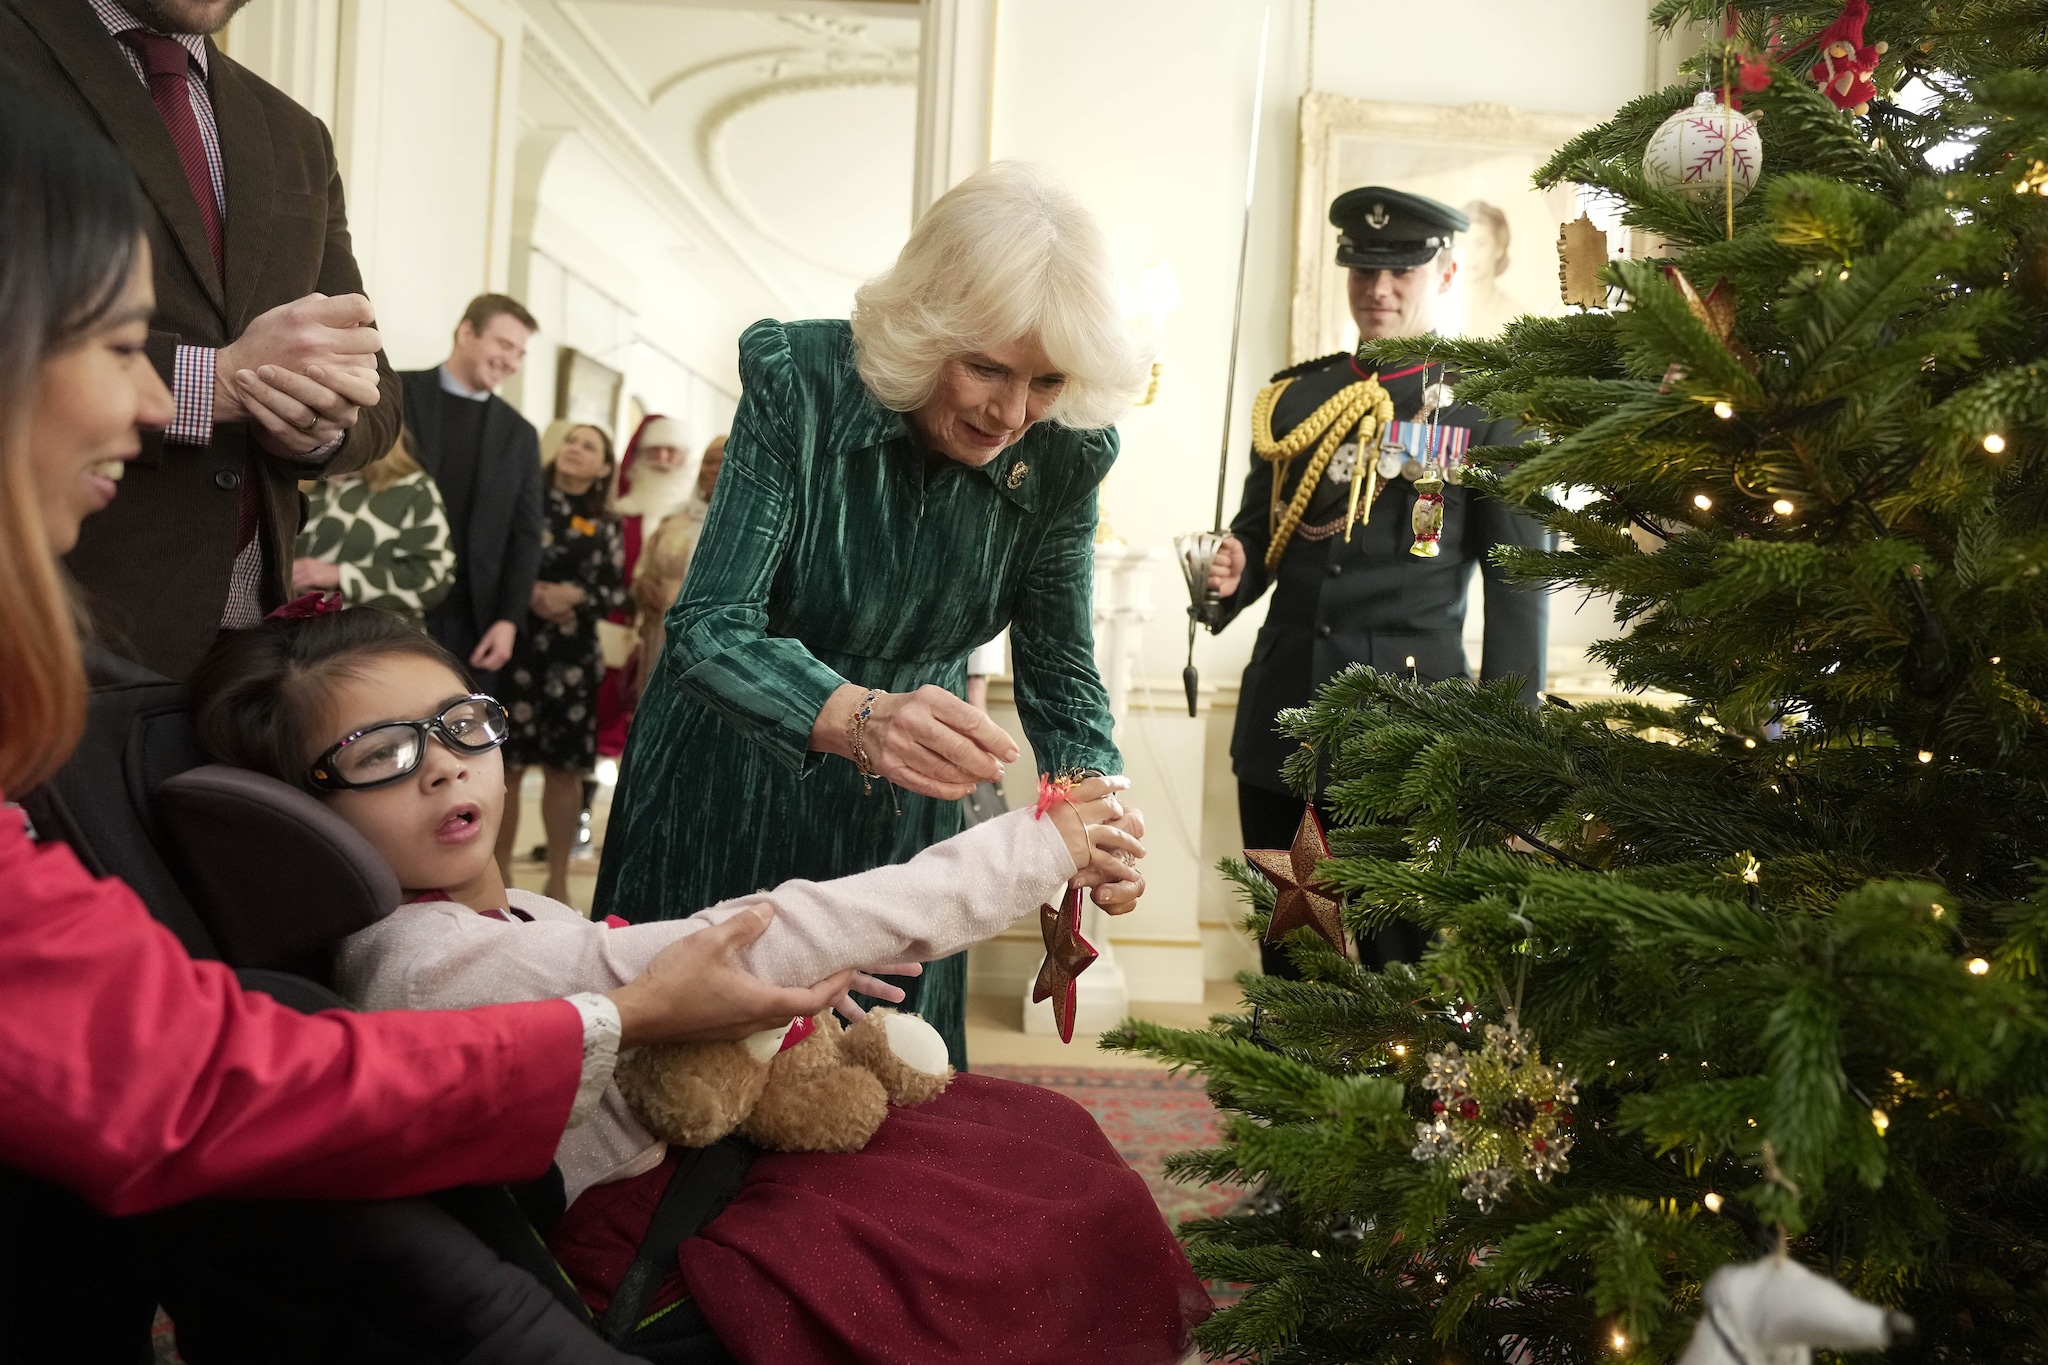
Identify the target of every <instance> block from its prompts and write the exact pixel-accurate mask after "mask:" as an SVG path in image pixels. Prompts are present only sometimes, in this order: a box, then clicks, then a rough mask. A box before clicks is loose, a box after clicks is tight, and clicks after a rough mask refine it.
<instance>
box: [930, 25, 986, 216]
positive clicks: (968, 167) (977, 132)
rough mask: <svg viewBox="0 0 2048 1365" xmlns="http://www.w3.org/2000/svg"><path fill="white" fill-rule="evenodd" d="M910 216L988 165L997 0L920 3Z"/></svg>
mask: <svg viewBox="0 0 2048 1365" xmlns="http://www.w3.org/2000/svg"><path fill="white" fill-rule="evenodd" d="M922 9H923V12H924V41H923V44H922V47H921V49H920V51H919V54H918V72H917V161H916V165H915V169H914V170H913V172H912V178H911V190H910V194H911V204H910V216H911V218H912V220H913V221H914V220H916V219H917V218H919V217H921V216H923V214H924V211H925V209H926V208H927V207H928V206H929V205H930V204H931V202H932V200H934V199H936V198H938V197H939V196H940V195H942V194H944V193H945V192H946V191H947V190H949V189H951V188H953V186H955V185H957V184H959V183H960V182H961V181H962V180H965V179H966V178H967V177H968V176H970V175H973V174H974V173H975V172H976V171H978V170H980V169H981V168H982V167H983V166H986V165H987V164H988V159H989V156H988V149H989V128H990V117H991V114H992V112H993V108H994V95H995V64H996V62H995V59H996V0H923V5H922Z"/></svg>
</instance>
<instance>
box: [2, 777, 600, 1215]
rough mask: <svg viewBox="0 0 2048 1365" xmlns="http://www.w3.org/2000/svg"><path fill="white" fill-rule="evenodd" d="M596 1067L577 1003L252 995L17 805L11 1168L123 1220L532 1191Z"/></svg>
mask: <svg viewBox="0 0 2048 1365" xmlns="http://www.w3.org/2000/svg"><path fill="white" fill-rule="evenodd" d="M582 1065H583V1025H582V1021H581V1019H580V1017H579V1016H578V1014H577V1012H576V1009H575V1007H574V1006H572V1005H570V1004H569V1003H568V1002H566V1001H562V1000H548V1001H541V1002H537V1003H533V1004H521V1005H499V1006H494V1007H492V1008H489V1009H478V1010H464V1011H424V1010H421V1011H413V1010H398V1011H390V1012H385V1013H376V1014H349V1013H346V1012H343V1011H334V1012H331V1013H327V1014H318V1015H302V1014H298V1013H296V1012H295V1011H293V1010H290V1009H287V1008H286V1007H284V1006H282V1005H279V1004H277V1003H276V1002H275V1001H273V1000H271V999H270V997H268V996H266V995H260V994H244V993H243V992H242V990H241V989H240V987H239V986H238V985H237V984H236V982H235V977H234V973H233V972H232V971H230V970H229V969H228V968H227V967H225V966H223V965H221V964H220V963H218V962H195V961H193V960H192V959H191V958H190V957H188V956H187V955H186V953H185V950H184V948H183V947H182V946H180V945H179V943H178V941H177V940H176V939H175V938H173V937H172V936H171V934H170V932H169V931H168V930H166V929H165V928H164V927H163V926H162V925H160V924H158V923H157V922H156V921H155V920H153V919H151V918H150V916H149V912H148V911H147V910H146V909H145V908H144V907H143V904H142V902H141V901H140V900H138V899H137V898H136V896H135V894H134V893H133V892H132V891H130V890H129V889H128V888H127V887H126V886H124V885H122V884H121V883H120V882H118V881H112V880H108V881H99V880H96V879H95V878H93V877H92V876H91V875H90V874H89V873H88V872H86V870H85V869H84V868H83V867H82V866H80V865H79V862H78V860H77V859H76V858H75V857H74V856H73V855H72V853H71V850H70V849H69V848H66V847H64V846H63V845H61V844H48V845H37V844H35V843H33V842H31V841H30V840H29V838H28V835H27V832H26V830H25V829H24V828H23V821H22V819H21V816H20V814H19V812H16V811H0V1164H4V1165H9V1166H14V1167H17V1168H19V1169H21V1170H24V1171H28V1172H30V1173H32V1174H35V1175H38V1176H42V1177H44V1178H45V1179H48V1180H53V1181H56V1182H57V1183H59V1184H62V1185H66V1186H68V1187H70V1188H71V1189H73V1190H76V1191H77V1192H78V1193H80V1194H82V1195H84V1196H85V1197H86V1198H87V1199H89V1200H91V1201H92V1202H93V1203H94V1204H96V1205H98V1206H99V1207H100V1208H102V1209H105V1210H106V1211H107V1212H109V1213H115V1214H129V1213H139V1212H143V1211H145V1210H148V1209H154V1208H159V1207H162V1206H163V1205H166V1204H174V1203H178V1202H180V1201H183V1200H187V1199H197V1198H201V1197H203V1196H209V1195H238V1196H257V1195H271V1196H286V1195H291V1196H301V1197H314V1198H323V1197H327V1198H351V1199H359V1198H391V1197H396V1196H400V1195H410V1194H420V1193H423V1192H425V1191H428V1190H437V1189H445V1188H448V1187H450V1186H454V1185H468V1184H488V1183H495V1182H499V1181H513V1180H526V1179H531V1178H533V1177H534V1176H537V1175H539V1174H540V1173H541V1172H542V1171H545V1170H546V1169H547V1165H548V1162H549V1161H550V1160H551V1159H552V1158H553V1156H554V1151H555V1145H556V1143H558V1142H559V1141H560V1140H561V1136H562V1127H563V1124H564V1123H565V1122H566V1121H567V1119H568V1115H569V1106H570V1104H571V1102H572V1101H573V1100H574V1098H575V1094H576V1087H577V1084H578V1082H579V1079H580V1076H581V1072H582Z"/></svg>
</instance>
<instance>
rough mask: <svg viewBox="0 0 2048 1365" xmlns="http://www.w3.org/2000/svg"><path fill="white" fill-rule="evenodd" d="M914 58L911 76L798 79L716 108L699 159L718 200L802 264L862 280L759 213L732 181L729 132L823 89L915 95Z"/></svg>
mask: <svg viewBox="0 0 2048 1365" xmlns="http://www.w3.org/2000/svg"><path fill="white" fill-rule="evenodd" d="M911 59H912V60H911V65H910V70H909V71H908V72H904V71H901V70H888V69H882V70H849V71H826V72H819V73H816V74H813V75H807V76H795V77H791V78H788V79H785V80H778V81H774V82H772V83H770V84H765V85H756V86H751V87H748V88H746V89H743V90H741V91H739V92H738V93H737V94H734V95H730V96H728V97H726V98H725V99H723V100H721V101H719V103H717V104H716V105H714V106H712V108H711V111H710V112H709V113H707V114H706V115H705V117H704V122H703V124H702V125H701V127H700V128H699V130H698V141H697V147H698V155H699V156H700V157H701V158H702V159H703V162H704V169H705V173H706V174H707V175H708V176H709V177H710V179H711V183H712V185H713V187H714V188H716V189H717V191H718V195H719V198H721V199H723V200H724V201H725V203H726V206H727V207H729V208H730V209H731V210H732V211H733V213H734V214H736V215H738V217H739V218H740V219H741V220H742V221H743V222H745V223H746V225H747V226H748V227H750V228H752V229H753V230H754V231H755V232H757V233H759V234H760V235H761V236H762V237H763V238H765V239H766V240H768V241H770V242H773V243H774V244H775V245H777V246H779V247H781V248H782V249H783V250H784V251H787V252H788V253H789V254H790V255H792V256H794V257H796V258H797V259H798V260H800V261H803V262H804V263H805V264H807V265H812V266H815V267H817V268H818V269H820V270H824V271H828V272H830V273H831V274H834V275H838V276H841V277H842V278H846V279H858V278H859V272H858V271H849V270H848V269H847V268H846V266H845V264H844V263H843V262H837V261H829V260H826V259H824V258H823V257H821V256H818V255H816V254H815V253H814V252H813V251H812V250H811V249H810V248H809V247H807V246H805V245H804V244H802V243H800V242H796V241H792V240H791V239H790V238H789V237H787V236H786V235H784V234H783V233H782V232H781V231H780V230H779V229H778V228H776V227H775V226H774V225H773V224H772V223H770V222H769V221H768V220H767V219H766V218H764V217H763V216H762V215H761V214H760V212H759V211H758V210H756V209H755V207H754V205H753V202H752V201H751V200H749V199H748V198H747V196H746V195H745V193H744V192H742V191H741V190H740V188H739V186H738V185H737V184H736V183H734V181H733V177H732V170H731V166H730V165H729V163H728V161H727V158H726V151H725V133H726V130H727V129H728V128H729V127H730V126H731V124H732V121H733V120H734V119H735V118H737V117H738V116H739V115H741V114H743V113H745V112H746V111H747V110H749V109H753V108H756V107H758V106H759V105H762V104H766V103H769V102H771V101H774V100H782V99H789V98H791V97H792V96H797V95H806V94H811V93H813V92H816V91H820V90H857V89H862V88H870V89H871V88H875V87H897V88H906V87H907V88H909V89H912V90H915V89H916V87H917V66H916V54H915V53H912V54H911Z"/></svg>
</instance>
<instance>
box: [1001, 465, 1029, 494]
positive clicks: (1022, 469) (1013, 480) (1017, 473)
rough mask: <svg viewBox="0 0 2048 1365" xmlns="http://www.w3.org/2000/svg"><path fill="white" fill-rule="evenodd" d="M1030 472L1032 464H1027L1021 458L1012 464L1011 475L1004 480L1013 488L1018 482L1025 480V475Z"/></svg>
mask: <svg viewBox="0 0 2048 1365" xmlns="http://www.w3.org/2000/svg"><path fill="white" fill-rule="evenodd" d="M1030 472H1031V466H1030V465H1028V464H1025V463H1024V462H1023V461H1022V460H1019V461H1017V463H1015V464H1013V465H1011V466H1010V477H1009V478H1007V479H1005V480H1003V482H1004V483H1006V484H1008V485H1009V486H1010V487H1011V488H1015V487H1016V486H1017V485H1018V484H1021V483H1023V482H1024V476H1025V475H1026V474H1029V473H1030Z"/></svg>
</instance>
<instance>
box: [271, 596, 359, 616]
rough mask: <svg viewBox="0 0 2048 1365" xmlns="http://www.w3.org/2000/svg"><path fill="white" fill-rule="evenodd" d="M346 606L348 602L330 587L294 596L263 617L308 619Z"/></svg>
mask: <svg viewBox="0 0 2048 1365" xmlns="http://www.w3.org/2000/svg"><path fill="white" fill-rule="evenodd" d="M347 606H348V603H347V602H346V601H345V600H344V599H343V598H342V595H341V594H340V593H338V592H335V591H333V590H331V589H330V590H328V591H325V592H309V593H306V594H305V595H304V596H302V597H294V598H293V599H292V600H291V601H289V602H287V603H285V604H284V605H283V606H281V607H279V608H278V609H277V610H276V611H273V612H272V613H270V615H268V616H266V617H264V618H263V619H264V620H266V621H310V620H312V619H313V618H314V617H315V616H332V615H334V613H336V612H338V611H341V610H343V609H344V608H346V607H347Z"/></svg>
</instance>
